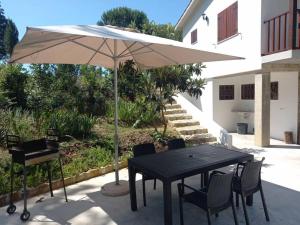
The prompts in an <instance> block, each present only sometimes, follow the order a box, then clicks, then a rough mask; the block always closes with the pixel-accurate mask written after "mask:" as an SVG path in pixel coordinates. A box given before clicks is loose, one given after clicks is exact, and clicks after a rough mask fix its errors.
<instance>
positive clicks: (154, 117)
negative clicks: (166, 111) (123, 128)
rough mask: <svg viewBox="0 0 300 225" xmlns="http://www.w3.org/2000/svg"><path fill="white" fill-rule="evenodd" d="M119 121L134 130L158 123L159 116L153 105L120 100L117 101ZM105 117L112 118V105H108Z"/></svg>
mask: <svg viewBox="0 0 300 225" xmlns="http://www.w3.org/2000/svg"><path fill="white" fill-rule="evenodd" d="M118 110H119V114H118V115H119V120H120V121H121V122H122V123H123V124H125V125H127V126H133V127H135V128H140V127H143V126H148V125H153V124H154V123H157V122H158V121H160V116H159V114H158V113H157V111H156V109H155V105H153V104H151V103H143V104H142V103H139V102H138V101H136V102H131V101H126V100H123V99H120V101H119V108H118ZM107 116H108V117H111V118H113V116H114V103H113V102H111V103H110V104H109V108H108V111H107Z"/></svg>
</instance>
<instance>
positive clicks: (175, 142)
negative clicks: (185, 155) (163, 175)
mask: <svg viewBox="0 0 300 225" xmlns="http://www.w3.org/2000/svg"><path fill="white" fill-rule="evenodd" d="M178 148H185V141H184V140H183V139H182V138H177V139H172V140H169V141H168V149H169V150H172V149H178Z"/></svg>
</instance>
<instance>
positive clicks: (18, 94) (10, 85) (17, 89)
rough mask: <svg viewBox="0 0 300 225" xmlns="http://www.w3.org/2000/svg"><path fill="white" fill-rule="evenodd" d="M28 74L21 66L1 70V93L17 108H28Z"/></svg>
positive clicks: (11, 66) (6, 67) (7, 66)
mask: <svg viewBox="0 0 300 225" xmlns="http://www.w3.org/2000/svg"><path fill="white" fill-rule="evenodd" d="M27 78H28V74H27V71H26V70H24V69H23V68H22V66H21V65H5V66H3V67H2V68H1V70H0V91H2V92H3V93H4V94H3V95H4V96H5V97H6V98H7V99H9V101H10V102H11V103H12V104H13V105H16V106H20V107H22V108H26V105H27V94H26V91H25V90H26V83H27Z"/></svg>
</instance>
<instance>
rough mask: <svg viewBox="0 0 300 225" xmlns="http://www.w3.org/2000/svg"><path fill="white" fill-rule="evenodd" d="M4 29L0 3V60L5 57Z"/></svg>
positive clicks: (4, 23) (4, 21)
mask: <svg viewBox="0 0 300 225" xmlns="http://www.w3.org/2000/svg"><path fill="white" fill-rule="evenodd" d="M5 27H6V18H5V16H4V10H3V8H2V7H1V2H0V60H1V59H2V58H3V57H4V56H5V55H6V53H5V48H4V41H3V39H4V31H5Z"/></svg>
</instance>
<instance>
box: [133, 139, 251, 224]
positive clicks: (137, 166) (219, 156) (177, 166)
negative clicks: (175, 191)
mask: <svg viewBox="0 0 300 225" xmlns="http://www.w3.org/2000/svg"><path fill="white" fill-rule="evenodd" d="M253 158H254V157H253V155H251V154H247V153H242V152H238V151H234V150H229V149H226V148H223V147H219V146H213V145H200V146H195V147H189V148H183V149H178V150H172V151H166V152H161V153H157V154H152V155H145V156H140V157H136V158H131V159H129V160H128V171H129V188H130V201H131V210H132V211H136V210H137V201H136V187H135V175H136V173H137V171H139V172H144V173H146V174H148V175H151V176H154V177H156V178H157V179H159V180H161V181H162V183H163V198H164V223H165V225H172V190H171V184H172V182H173V181H176V180H180V179H182V178H186V177H190V176H193V175H197V174H200V173H204V174H206V176H205V177H206V182H207V177H208V176H207V175H208V172H209V171H211V170H215V169H219V168H221V167H225V166H229V165H233V164H237V163H240V162H246V161H251V160H253ZM247 203H248V205H251V204H252V196H251V197H248V199H247Z"/></svg>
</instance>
